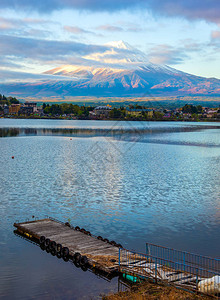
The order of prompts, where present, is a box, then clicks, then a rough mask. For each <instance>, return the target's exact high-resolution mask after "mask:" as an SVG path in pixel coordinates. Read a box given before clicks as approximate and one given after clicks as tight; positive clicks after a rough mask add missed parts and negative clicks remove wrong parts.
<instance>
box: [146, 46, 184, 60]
mask: <svg viewBox="0 0 220 300" xmlns="http://www.w3.org/2000/svg"><path fill="white" fill-rule="evenodd" d="M187 57H188V56H187V54H186V53H185V49H184V48H174V47H172V46H169V45H165V44H163V45H157V46H156V47H154V48H152V49H151V51H150V53H149V60H150V61H151V62H152V63H155V64H162V65H177V64H180V63H182V62H183V61H184V60H185V59H186V58H187Z"/></svg>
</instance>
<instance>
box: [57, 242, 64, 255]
mask: <svg viewBox="0 0 220 300" xmlns="http://www.w3.org/2000/svg"><path fill="white" fill-rule="evenodd" d="M62 248H63V247H62V245H61V244H57V247H56V249H57V252H60V253H61V251H62Z"/></svg>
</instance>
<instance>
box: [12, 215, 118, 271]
mask: <svg viewBox="0 0 220 300" xmlns="http://www.w3.org/2000/svg"><path fill="white" fill-rule="evenodd" d="M14 225H15V227H17V228H18V229H19V230H20V232H23V233H24V234H31V235H33V236H34V237H35V238H40V237H41V236H45V237H46V238H49V239H50V240H51V241H52V240H53V241H55V242H56V243H57V244H58V243H60V244H62V245H63V247H68V248H69V251H70V254H71V255H73V254H74V253H75V252H80V253H81V254H83V255H88V259H89V261H91V262H92V264H93V265H94V263H95V265H96V266H97V267H98V268H100V269H101V270H102V271H105V272H107V273H112V272H115V271H117V270H118V260H117V261H116V263H113V262H112V263H111V264H109V266H108V263H107V262H106V259H107V261H108V257H109V262H110V259H111V258H112V257H116V258H118V253H119V248H118V247H116V246H113V245H110V244H109V243H107V242H104V241H102V240H98V239H97V238H96V237H95V236H89V235H86V234H85V233H83V232H80V231H78V230H75V229H74V228H71V227H69V226H66V225H65V224H63V223H60V222H57V221H55V220H52V219H43V220H38V221H30V222H24V223H18V224H14ZM102 257H105V258H106V259H105V264H103V265H102V264H101V262H100V261H101V260H100V259H101V258H102Z"/></svg>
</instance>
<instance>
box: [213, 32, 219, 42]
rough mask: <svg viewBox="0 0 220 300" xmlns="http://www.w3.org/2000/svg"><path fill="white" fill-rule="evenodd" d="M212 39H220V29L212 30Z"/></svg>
mask: <svg viewBox="0 0 220 300" xmlns="http://www.w3.org/2000/svg"><path fill="white" fill-rule="evenodd" d="M212 39H213V40H216V39H220V31H218V30H215V31H212Z"/></svg>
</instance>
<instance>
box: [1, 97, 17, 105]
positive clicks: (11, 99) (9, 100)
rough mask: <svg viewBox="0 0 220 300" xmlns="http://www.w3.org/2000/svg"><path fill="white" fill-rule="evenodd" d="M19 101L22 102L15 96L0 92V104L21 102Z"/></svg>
mask: <svg viewBox="0 0 220 300" xmlns="http://www.w3.org/2000/svg"><path fill="white" fill-rule="evenodd" d="M19 103H20V102H19V101H18V99H17V98H15V97H6V96H5V95H2V94H0V104H3V105H4V104H6V105H11V104H19Z"/></svg>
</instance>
